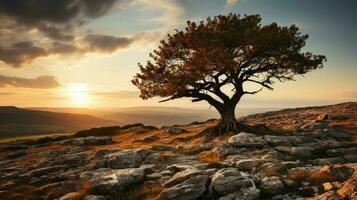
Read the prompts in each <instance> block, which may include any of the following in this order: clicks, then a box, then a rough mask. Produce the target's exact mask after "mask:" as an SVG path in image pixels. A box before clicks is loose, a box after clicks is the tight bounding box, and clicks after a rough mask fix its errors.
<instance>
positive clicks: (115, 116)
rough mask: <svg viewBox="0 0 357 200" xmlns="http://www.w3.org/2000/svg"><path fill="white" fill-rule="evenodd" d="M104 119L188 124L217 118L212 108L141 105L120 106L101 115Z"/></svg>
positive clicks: (161, 123)
mask: <svg viewBox="0 0 357 200" xmlns="http://www.w3.org/2000/svg"><path fill="white" fill-rule="evenodd" d="M102 117H103V118H105V119H111V120H115V121H118V122H119V123H121V124H130V123H143V124H147V125H154V126H162V125H174V124H188V123H191V122H193V121H205V120H207V119H211V118H217V117H218V114H217V112H215V111H214V110H208V109H207V110H203V109H201V110H199V109H187V108H179V107H156V106H147V107H146V106H143V107H131V108H121V109H118V110H117V112H114V113H111V114H107V115H104V116H102Z"/></svg>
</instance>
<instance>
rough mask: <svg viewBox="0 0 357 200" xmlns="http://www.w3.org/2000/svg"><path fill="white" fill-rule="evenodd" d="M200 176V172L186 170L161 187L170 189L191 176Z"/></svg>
mask: <svg viewBox="0 0 357 200" xmlns="http://www.w3.org/2000/svg"><path fill="white" fill-rule="evenodd" d="M200 174H202V172H201V171H198V170H190V169H187V170H185V171H182V172H178V173H176V174H175V175H174V176H173V177H172V178H171V179H169V180H168V181H166V182H165V183H164V184H163V185H164V186H165V187H172V186H174V185H177V184H179V183H181V182H183V181H185V180H187V179H189V178H191V177H193V176H197V175H200Z"/></svg>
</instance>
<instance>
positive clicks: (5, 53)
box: [0, 42, 47, 67]
mask: <svg viewBox="0 0 357 200" xmlns="http://www.w3.org/2000/svg"><path fill="white" fill-rule="evenodd" d="M46 55H47V52H46V50H45V49H43V48H41V47H36V46H34V45H33V43H32V42H18V43H15V44H13V45H12V46H10V47H1V46H0V60H2V61H4V62H5V63H7V64H9V65H12V66H13V67H21V65H23V64H25V63H29V62H31V61H32V60H34V59H36V58H38V57H41V56H46Z"/></svg>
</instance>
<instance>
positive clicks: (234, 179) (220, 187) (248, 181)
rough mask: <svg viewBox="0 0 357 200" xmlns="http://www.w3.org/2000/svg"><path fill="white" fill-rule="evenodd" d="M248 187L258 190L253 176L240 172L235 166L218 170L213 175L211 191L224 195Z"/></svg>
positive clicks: (214, 193)
mask: <svg viewBox="0 0 357 200" xmlns="http://www.w3.org/2000/svg"><path fill="white" fill-rule="evenodd" d="M247 188H250V189H251V190H256V187H255V183H254V180H253V177H252V176H249V175H248V174H246V173H243V172H240V171H238V170H237V169H235V168H224V169H221V170H219V171H217V172H216V173H215V174H214V175H213V176H212V181H211V184H210V193H212V194H213V195H218V196H224V195H228V194H230V193H234V192H239V191H242V190H245V189H247Z"/></svg>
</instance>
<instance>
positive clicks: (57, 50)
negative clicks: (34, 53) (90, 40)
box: [48, 42, 83, 55]
mask: <svg viewBox="0 0 357 200" xmlns="http://www.w3.org/2000/svg"><path fill="white" fill-rule="evenodd" d="M82 51H83V50H81V49H80V48H78V47H77V46H75V45H73V44H70V43H61V42H54V43H53V44H52V48H50V49H49V50H48V53H50V54H64V55H66V54H75V53H80V52H82Z"/></svg>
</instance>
